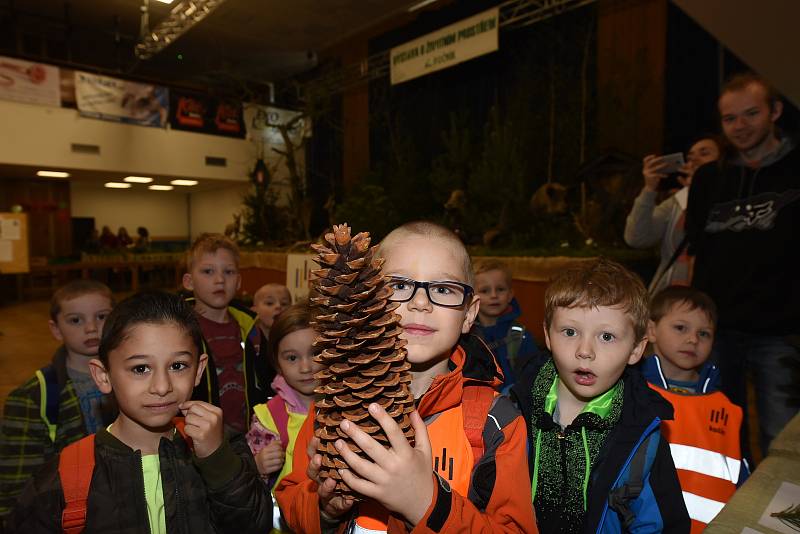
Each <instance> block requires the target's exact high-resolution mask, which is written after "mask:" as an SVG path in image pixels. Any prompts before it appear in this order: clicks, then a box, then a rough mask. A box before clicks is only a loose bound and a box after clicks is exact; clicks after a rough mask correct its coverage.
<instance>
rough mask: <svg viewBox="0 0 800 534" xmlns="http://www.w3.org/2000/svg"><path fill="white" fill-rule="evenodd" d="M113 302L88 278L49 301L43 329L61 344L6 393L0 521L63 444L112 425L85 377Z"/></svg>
mask: <svg viewBox="0 0 800 534" xmlns="http://www.w3.org/2000/svg"><path fill="white" fill-rule="evenodd" d="M113 305H114V300H113V297H112V295H111V290H110V289H109V288H108V287H107V286H106V285H105V284H102V283H100V282H96V281H94V280H75V281H72V282H70V283H68V284H66V285H65V286H63V287H61V288H59V289H58V290H57V291H56V292H55V293H54V294H53V297H52V298H51V301H50V320H49V321H48V325H49V327H50V332H51V333H52V335H53V337H55V338H56V339H57V340H58V341H60V342H61V343H62V345H61V347H60V348H59V349H58V350H57V351H56V353H55V355H54V356H53V360H52V362H51V363H50V365H48V366H46V367H43V368H42V369H39V370H38V371H36V374H35V376H34V377H32V378H30V379H29V380H27V381H26V382H25V383H24V384H22V385H21V386H20V387H19V388H17V389H15V390H14V391H12V392H11V394H10V395H9V396H8V398H7V399H6V404H5V411H4V415H3V426H2V433H1V434H0V517H4V516H6V515H7V514H8V512H10V510H11V508H13V506H14V503H15V502H16V499H17V497H18V496H19V494H20V493H21V492H22V489H23V487H24V485H25V483H26V482H27V481H28V479H29V478H30V477H31V475H32V474H33V473H34V472H35V471H36V470H37V469H38V468H39V467H40V466H41V465H42V464H44V463H45V462H46V461H47V460H48V459H49V458H52V457H53V456H55V455H56V454H58V452H59V451H61V449H63V448H64V447H65V446H67V445H68V444H70V443H72V442H73V441H77V440H79V439H81V438H83V437H84V436H87V435H89V434H92V433H94V432H96V431H97V430H98V429H99V428H102V426H103V425H105V424H108V423H110V422H111V421H113V419H114V417H115V416H116V410H115V407H114V405H113V402H110V399H109V398H108V396H106V395H103V394H102V393H101V392H100V390H99V389H98V388H97V386H96V385H95V383H94V381H93V380H92V378H91V375H90V374H89V361H90V360H91V359H92V358H96V357H97V349H98V347H99V345H100V335H101V334H102V330H103V324H104V323H105V320H106V317H108V314H109V313H111V308H112V307H113Z"/></svg>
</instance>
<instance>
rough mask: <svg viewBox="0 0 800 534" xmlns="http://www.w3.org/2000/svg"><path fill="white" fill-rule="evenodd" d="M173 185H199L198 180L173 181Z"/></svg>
mask: <svg viewBox="0 0 800 534" xmlns="http://www.w3.org/2000/svg"><path fill="white" fill-rule="evenodd" d="M170 183H171V184H172V185H197V180H172V181H171V182H170Z"/></svg>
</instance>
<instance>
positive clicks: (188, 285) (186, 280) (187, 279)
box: [181, 273, 194, 291]
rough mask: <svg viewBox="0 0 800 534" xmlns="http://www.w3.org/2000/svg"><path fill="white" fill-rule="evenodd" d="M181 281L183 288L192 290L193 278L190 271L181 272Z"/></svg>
mask: <svg viewBox="0 0 800 534" xmlns="http://www.w3.org/2000/svg"><path fill="white" fill-rule="evenodd" d="M181 281H182V282H183V289H185V290H186V291H194V280H193V279H192V273H183V278H182V279H181Z"/></svg>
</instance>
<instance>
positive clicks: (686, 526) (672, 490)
mask: <svg viewBox="0 0 800 534" xmlns="http://www.w3.org/2000/svg"><path fill="white" fill-rule="evenodd" d="M549 359H550V355H549V354H546V355H542V356H541V357H540V358H537V359H534V360H531V361H529V362H528V364H527V365H526V366H525V367H524V368H523V369H522V370H521V373H520V377H519V379H518V381H517V383H516V385H515V386H514V387H513V388H512V390H511V398H512V400H513V401H514V402H515V403H516V404H517V406H518V407H519V409H520V411H521V412H522V415H523V417H524V418H525V423H526V425H527V429H528V444H529V446H528V450H529V453H528V463H529V466H528V469H529V473H528V474H529V476H531V477H532V476H533V458H532V455H533V454H534V453H535V452H534V451H535V447H534V441H535V440H534V436H535V433H536V430H537V428H536V427H535V423H534V406H533V391H532V390H533V384H534V381H535V379H536V376H537V375H538V374H539V371H540V370H541V368H542V366H543V365H544V364H545V363H546V362H547V361H548V360H549ZM622 379H623V380H624V381H625V388H624V394H623V406H622V414H621V415H620V420H619V423H618V424H617V426H616V427H615V428H614V429H613V430H611V432H610V434H609V435H608V437H607V438H606V441H605V443H604V444H603V446H602V448H601V449H600V453H599V456H598V457H597V460H596V461H595V463H594V465H595V467H594V469H592V472H591V475H590V479H589V480H590V482H589V491H588V499H587V502H588V507H587V510H586V515H585V519H584V524H583V528H582V529H581V531H580V532H583V533H594V532H597V531H598V528H599V527H600V524H601V521H602V519H603V516H604V511H605V512H606V514H613V513H614V512H613V511H612V510H610V509H609V510H607V504H608V498H609V493H610V491H611V489H612V487H613V486H614V483H615V481H616V480H617V478H618V476H619V475H620V473H621V472H622V471H623V468H624V466H625V465H626V463H627V460H628V457H629V456H630V455H631V453H632V451H633V450H634V448H635V447H636V446H637V444H639V443H640V441H641V439H642V436H643V435H644V434H645V433H646V432H647V431H648V428H651V425H652V423H653V422H654V421H655V420H656V419H659V420H665V419H672V417H673V410H672V405H671V404H670V403H669V402H667V401H666V400H664V398H663V397H662V396H661V395H659V394H658V393H656V392H655V391H653V390H652V389H650V387H649V386H648V385H647V382H646V381H645V380H644V378H643V377H642V375H641V373H640V372H639V371H638V370H636V369H634V368H632V367H630V366H629V367H628V368H627V369H626V370H625V372H624V374H623V376H622ZM658 447H659V448H658V451H657V454H656V457H655V460H654V462H653V465H652V467H651V470H650V479H649V484H650V487H651V488H652V490H653V496H654V498H655V501H656V504H657V509H658V511H659V513H660V521H661V522H662V524H663V532H674V533H688V532H689V530H690V520H689V514H688V512H687V511H686V505H685V504H684V501H683V495H682V493H681V489H680V483H679V482H678V475H677V473H676V471H675V465H674V463H673V462H672V455H671V454H670V452H669V445H668V444H667V442H666V441H665V440H664V439H660V441H659V446H658ZM550 527H553V528H549V526H548V525H542V524H541V523H540V524H539V529H540V531H541V532H543V533H546V532H551V531H557V530H558V526H556V525H551V526H550ZM604 530H605V529H604Z"/></svg>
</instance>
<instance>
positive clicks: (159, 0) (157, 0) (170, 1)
mask: <svg viewBox="0 0 800 534" xmlns="http://www.w3.org/2000/svg"><path fill="white" fill-rule="evenodd" d="M156 2H161V3H162V4H171V3H172V2H173V0H156Z"/></svg>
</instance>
